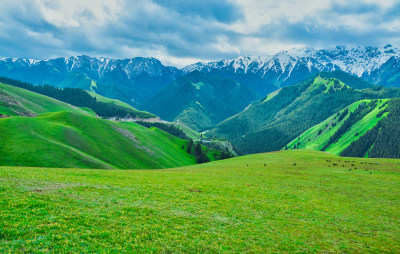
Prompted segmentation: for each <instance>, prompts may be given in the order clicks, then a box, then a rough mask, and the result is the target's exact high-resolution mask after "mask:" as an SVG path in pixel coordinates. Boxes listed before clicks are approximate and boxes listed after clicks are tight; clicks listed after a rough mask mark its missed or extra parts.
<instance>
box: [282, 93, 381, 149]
mask: <svg viewBox="0 0 400 254" xmlns="http://www.w3.org/2000/svg"><path fill="white" fill-rule="evenodd" d="M388 101H389V100H362V101H358V102H355V103H353V104H351V105H350V106H348V107H346V108H345V109H343V110H341V111H340V112H338V113H337V114H334V115H333V116H331V117H329V118H328V119H326V120H325V121H323V122H322V123H320V124H318V125H316V126H314V127H312V128H310V129H308V130H307V131H306V132H304V133H303V134H301V135H300V136H299V137H297V138H296V139H294V140H293V141H292V142H290V143H289V144H288V145H287V146H286V147H285V148H286V149H311V150H319V151H327V152H329V153H332V154H335V155H340V154H341V153H342V151H343V150H344V149H346V148H347V147H348V146H349V145H350V144H351V143H352V142H353V141H355V140H357V139H359V138H360V137H361V136H363V135H364V134H365V133H366V132H367V131H369V130H370V129H372V128H373V127H374V126H376V125H377V124H378V122H379V121H381V120H382V119H384V118H385V117H386V116H387V113H384V112H385V110H386V108H387V105H388Z"/></svg>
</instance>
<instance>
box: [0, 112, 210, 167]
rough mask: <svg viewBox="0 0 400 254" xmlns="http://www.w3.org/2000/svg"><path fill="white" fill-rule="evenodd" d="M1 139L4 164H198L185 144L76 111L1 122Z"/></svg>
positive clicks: (153, 131)
mask: <svg viewBox="0 0 400 254" xmlns="http://www.w3.org/2000/svg"><path fill="white" fill-rule="evenodd" d="M0 138H1V140H2V142H1V143H0V154H1V155H2V156H1V157H0V165H18V166H38V167H79V168H104V169H112V168H166V167H176V166H182V165H190V164H195V163H196V159H195V156H194V155H192V154H189V153H187V152H186V147H187V145H188V141H186V140H182V139H179V138H176V137H174V136H172V135H170V134H168V133H166V132H164V131H162V130H159V129H156V128H149V129H147V128H145V127H142V126H140V125H137V124H135V123H118V122H112V121H108V120H103V119H100V118H96V117H91V116H85V115H82V114H78V113H74V112H57V113H49V114H44V115H40V116H38V117H35V118H26V117H10V118H4V119H0ZM203 150H205V148H204V147H203ZM214 155H215V156H218V153H217V152H216V151H211V150H210V151H209V152H208V155H207V156H208V157H209V158H210V159H211V160H214V159H215V158H214Z"/></svg>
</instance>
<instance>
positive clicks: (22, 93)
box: [0, 83, 89, 117]
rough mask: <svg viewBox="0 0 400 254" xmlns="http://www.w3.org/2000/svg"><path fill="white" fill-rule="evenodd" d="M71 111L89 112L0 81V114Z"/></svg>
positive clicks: (34, 114) (26, 114) (27, 114)
mask: <svg viewBox="0 0 400 254" xmlns="http://www.w3.org/2000/svg"><path fill="white" fill-rule="evenodd" d="M57 111H73V112H78V113H81V114H89V113H87V111H86V110H84V109H81V108H78V107H74V106H71V105H70V104H67V103H64V102H61V101H59V100H55V99H53V98H50V97H48V96H45V95H41V94H38V93H34V92H31V91H28V90H26V89H22V88H19V87H15V86H10V85H7V84H4V83H0V115H3V117H5V116H37V115H40V114H44V113H48V112H57Z"/></svg>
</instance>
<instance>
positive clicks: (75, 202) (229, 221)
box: [0, 150, 400, 253]
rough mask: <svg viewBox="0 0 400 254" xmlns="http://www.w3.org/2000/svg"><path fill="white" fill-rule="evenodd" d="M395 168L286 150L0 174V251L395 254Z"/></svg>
mask: <svg viewBox="0 0 400 254" xmlns="http://www.w3.org/2000/svg"><path fill="white" fill-rule="evenodd" d="M343 165H344V166H343ZM399 165H400V160H393V159H364V158H342V157H336V156H333V155H330V154H328V153H323V152H315V151H304V150H291V151H284V152H275V153H267V154H257V155H250V156H243V157H237V158H233V159H228V160H223V161H217V162H211V163H207V164H201V165H196V166H190V167H181V168H176V169H167V170H89V169H56V168H53V167H52V168H23V167H0V194H1V196H2V198H1V199H0V218H2V219H1V220H0V252H2V253H9V252H11V253H16V252H26V253H47V252H53V253H65V252H69V253H107V252H110V253H123V252H127V253H135V252H138V253H141V252H146V253H151V252H153V253H246V252H247V253H297V252H300V253H399V252H400V242H399V241H398V237H399V235H400V167H399Z"/></svg>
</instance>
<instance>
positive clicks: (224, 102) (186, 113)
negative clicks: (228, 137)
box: [144, 71, 256, 131]
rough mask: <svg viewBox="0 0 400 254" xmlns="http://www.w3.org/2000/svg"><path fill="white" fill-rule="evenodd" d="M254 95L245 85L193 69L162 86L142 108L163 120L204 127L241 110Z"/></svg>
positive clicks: (212, 125) (209, 126) (202, 128)
mask: <svg viewBox="0 0 400 254" xmlns="http://www.w3.org/2000/svg"><path fill="white" fill-rule="evenodd" d="M255 99H256V97H255V95H254V94H253V93H252V92H250V90H249V89H248V88H246V87H245V86H242V85H240V84H239V83H237V82H235V81H232V80H229V79H219V78H215V77H213V76H211V75H209V74H205V73H201V72H197V71H195V72H192V73H190V74H188V75H186V76H184V77H181V78H179V79H178V80H176V81H175V82H174V83H172V84H171V85H169V86H167V87H165V88H164V89H163V90H162V91H161V92H159V93H158V94H157V95H155V96H154V97H153V98H152V99H150V100H149V101H148V102H147V103H146V104H145V105H144V109H145V110H147V111H149V112H152V113H154V114H156V115H158V116H160V117H161V118H162V119H164V120H167V121H173V122H182V123H183V124H185V125H187V126H188V127H190V128H192V129H194V130H196V131H204V130H207V129H210V128H212V127H214V126H215V125H216V124H217V123H219V122H221V121H222V120H224V119H226V118H228V117H230V116H232V115H234V114H236V113H238V112H240V111H241V110H243V109H244V108H245V107H246V106H248V105H249V104H250V103H251V102H252V101H253V100H255Z"/></svg>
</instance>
